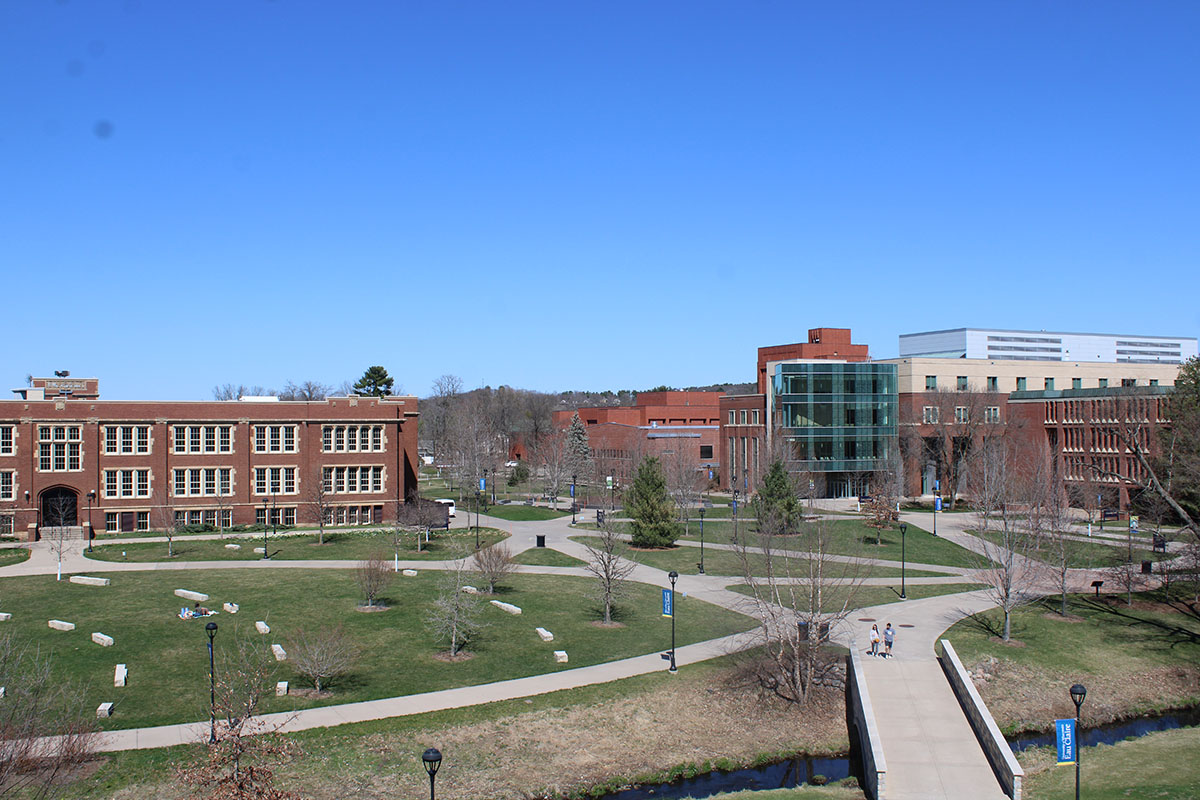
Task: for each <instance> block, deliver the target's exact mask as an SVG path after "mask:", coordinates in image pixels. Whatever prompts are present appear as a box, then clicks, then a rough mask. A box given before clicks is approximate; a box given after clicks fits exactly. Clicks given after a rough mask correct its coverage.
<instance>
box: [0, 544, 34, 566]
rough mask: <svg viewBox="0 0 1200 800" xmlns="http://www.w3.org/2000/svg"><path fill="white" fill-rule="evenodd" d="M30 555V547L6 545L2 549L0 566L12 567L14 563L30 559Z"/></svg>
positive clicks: (0, 551)
mask: <svg viewBox="0 0 1200 800" xmlns="http://www.w3.org/2000/svg"><path fill="white" fill-rule="evenodd" d="M29 555H30V550H29V548H28V547H5V548H3V549H0V567H11V566H12V565H13V564H20V563H21V562H22V561H28V560H29Z"/></svg>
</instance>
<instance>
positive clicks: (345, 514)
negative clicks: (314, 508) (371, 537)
mask: <svg viewBox="0 0 1200 800" xmlns="http://www.w3.org/2000/svg"><path fill="white" fill-rule="evenodd" d="M373 522H383V506H332V507H330V508H326V509H325V524H326V525H370V524H371V523H373Z"/></svg>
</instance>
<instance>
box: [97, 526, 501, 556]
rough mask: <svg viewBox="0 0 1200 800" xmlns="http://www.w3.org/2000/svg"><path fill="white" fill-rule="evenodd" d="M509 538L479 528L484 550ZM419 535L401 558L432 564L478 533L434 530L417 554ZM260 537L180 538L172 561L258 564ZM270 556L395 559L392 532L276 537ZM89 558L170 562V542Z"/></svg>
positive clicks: (408, 538)
mask: <svg viewBox="0 0 1200 800" xmlns="http://www.w3.org/2000/svg"><path fill="white" fill-rule="evenodd" d="M507 537H508V534H507V533H505V532H504V531H500V530H497V529H495V528H480V529H479V542H480V545H481V546H483V547H487V546H488V545H491V544H494V543H495V542H498V541H501V540H502V539H505V538H507ZM416 542H417V540H416V536H415V535H414V534H410V533H405V534H404V536H403V537H401V540H400V560H401V561H404V560H409V561H413V560H423V561H428V560H434V561H440V560H443V559H446V558H453V557H454V556H455V549H456V548H457V547H469V548H472V549H473V548H474V546H475V531H474V529H473V528H451V529H450V530H449V531H435V532H433V533H432V534H430V538H429V541H428V542H422V543H421V550H420V552H418V551H417V544H416ZM227 544H238V545H241V549H239V550H231V549H229V548H227V547H225V545H227ZM262 546H263V540H262V537H261V536H255V537H250V538H244V539H243V538H239V539H200V540H197V539H183V540H180V539H177V540H175V541H174V542H173V543H172V552H173V553H174V555H173V557H172V558H171V559H169V560H173V561H254V560H256V559H261V558H262V554H261V553H255V552H254V548H256V547H262ZM267 546H268V548H269V550H270V555H271V558H272V559H274V560H277V561H313V560H319V561H345V560H350V561H356V560H359V559H363V558H366V557H367V556H369V555H370V554H371V553H372V552H375V551H382V552H383V554H384V555H385V556H387V557H388V558H391V557H393V556H394V555H395V552H396V551H395V549H394V548H393V546H392V536H391V532H390V531H386V530H380V531H346V530H342V531H326V532H325V544H323V545H319V544H317V537H316V535H315V534H297V535H295V536H277V537H275V538H273V539H269V540H268V545H267ZM88 558H93V559H96V560H97V561H136V562H151V561H167V560H168V558H167V543H166V542H133V543H128V544H108V545H96V546H95V547H94V548H92V552H91V553H89V554H88Z"/></svg>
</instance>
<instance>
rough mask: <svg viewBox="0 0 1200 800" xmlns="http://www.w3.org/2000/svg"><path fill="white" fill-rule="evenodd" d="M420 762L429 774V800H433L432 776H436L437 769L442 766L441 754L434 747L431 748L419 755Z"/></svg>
mask: <svg viewBox="0 0 1200 800" xmlns="http://www.w3.org/2000/svg"><path fill="white" fill-rule="evenodd" d="M421 761H422V762H423V763H424V764H425V771H426V772H428V773H429V800H433V776H434V775H437V771H438V767H440V766H441V765H442V754H441V752H440V751H439V750H438V749H437V748H436V747H431V748H429V749H428V750H426V751H425V752H424V753H422V754H421Z"/></svg>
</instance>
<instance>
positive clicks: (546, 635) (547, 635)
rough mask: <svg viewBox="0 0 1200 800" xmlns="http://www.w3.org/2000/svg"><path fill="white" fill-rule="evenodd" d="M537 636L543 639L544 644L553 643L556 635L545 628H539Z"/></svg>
mask: <svg viewBox="0 0 1200 800" xmlns="http://www.w3.org/2000/svg"><path fill="white" fill-rule="evenodd" d="M537 635H538V636H540V637H542V641H543V642H553V641H554V634H553V633H551V632H550V631H548V630H546V629H545V628H538V629H537Z"/></svg>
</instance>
